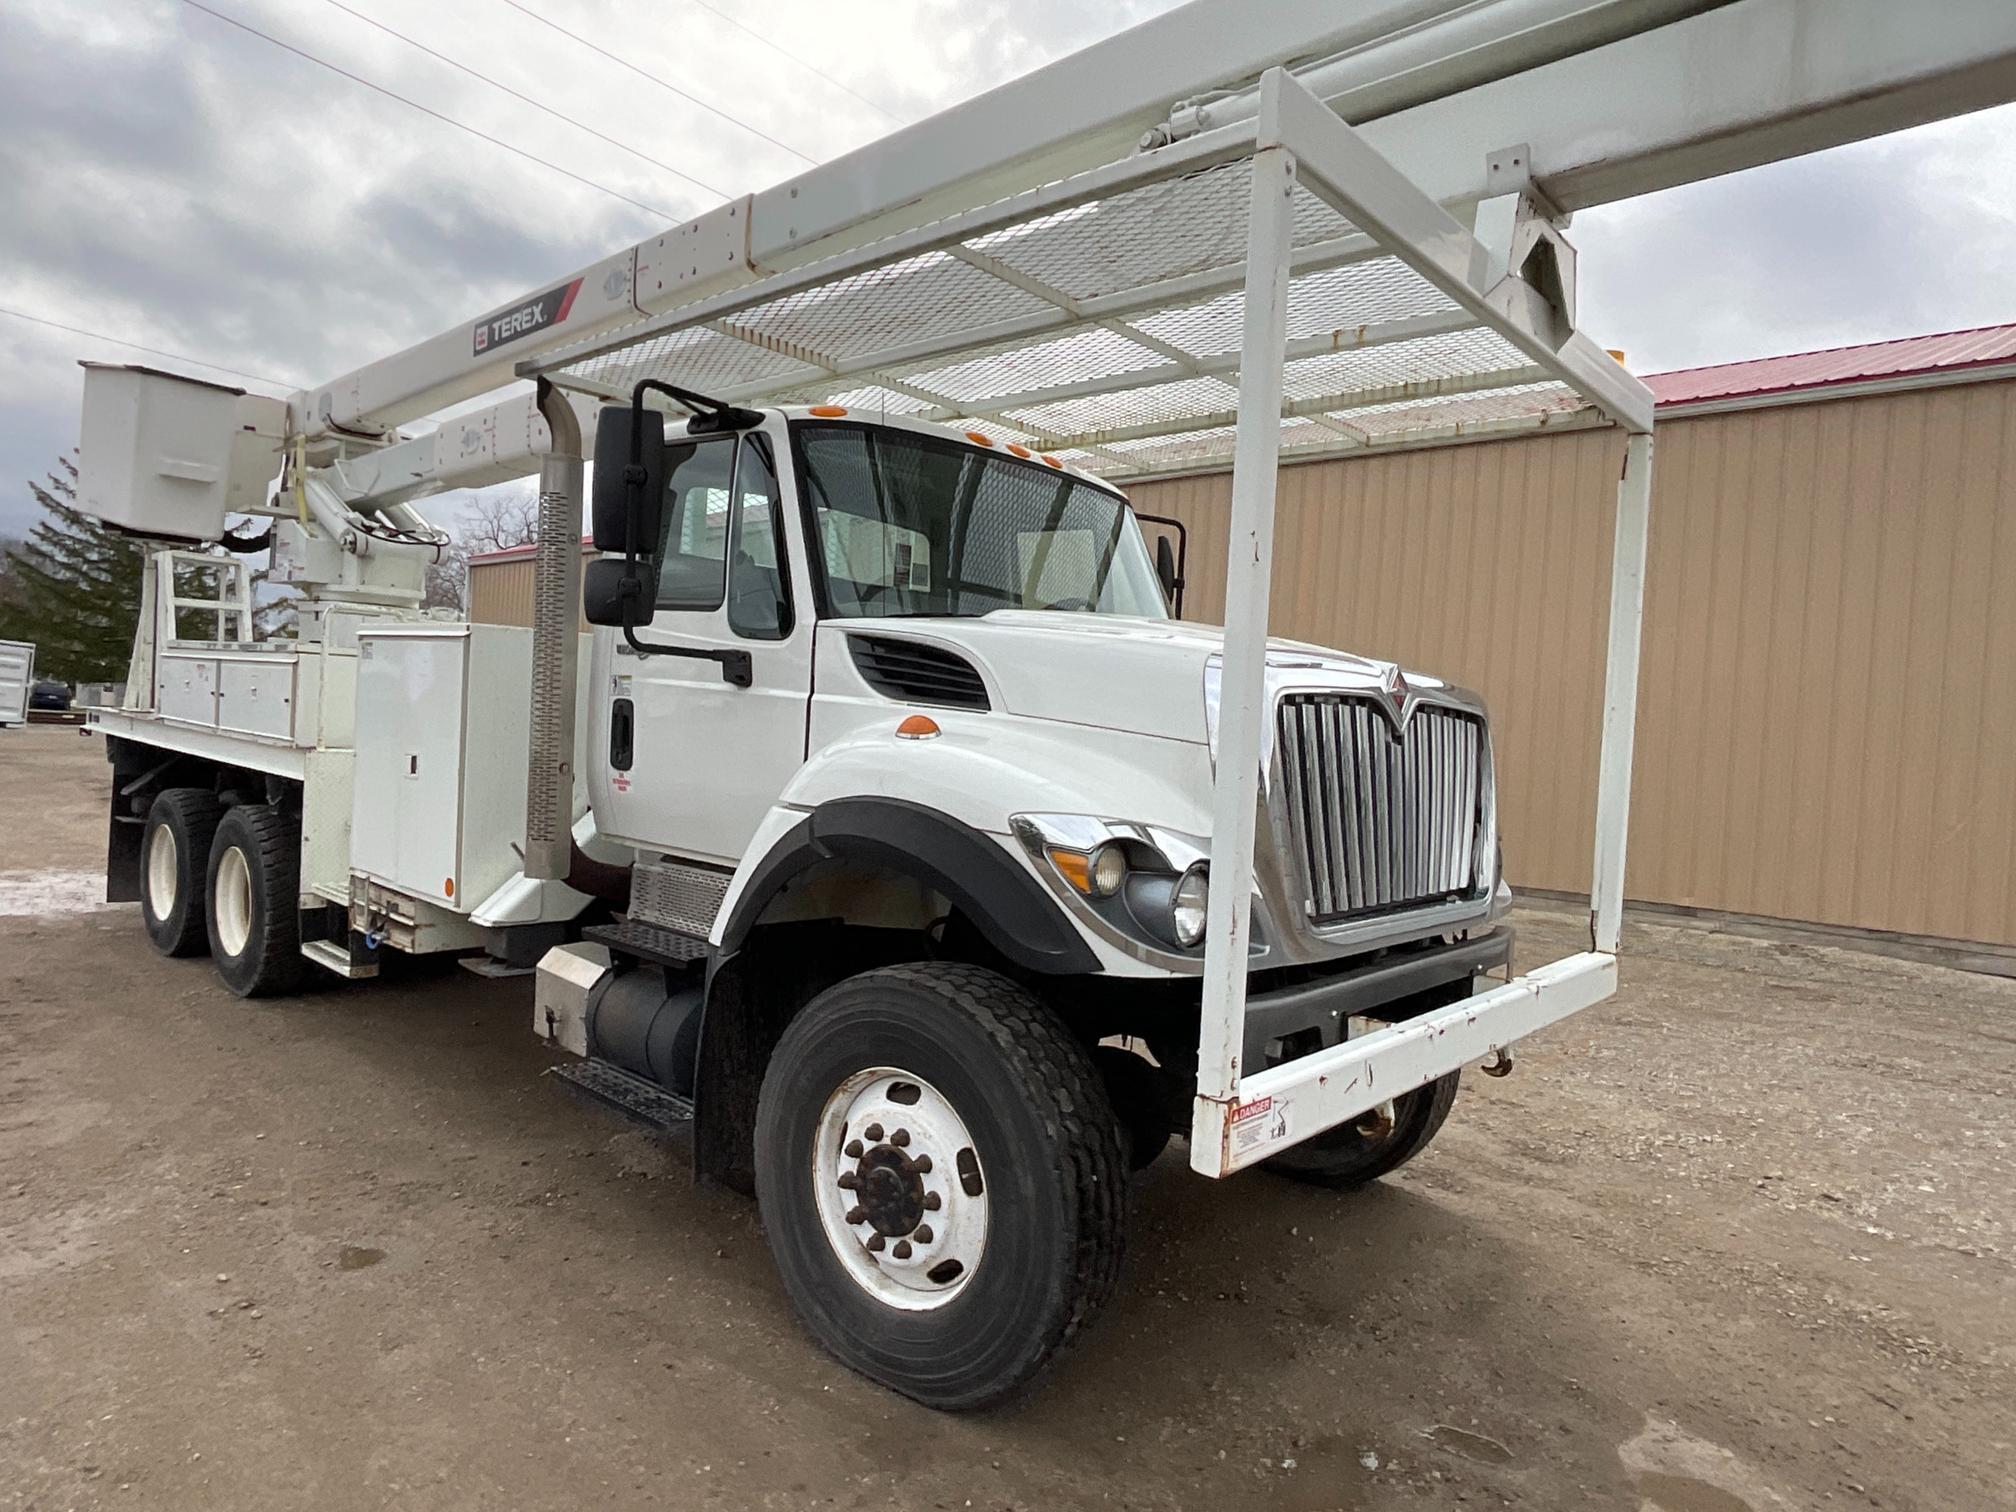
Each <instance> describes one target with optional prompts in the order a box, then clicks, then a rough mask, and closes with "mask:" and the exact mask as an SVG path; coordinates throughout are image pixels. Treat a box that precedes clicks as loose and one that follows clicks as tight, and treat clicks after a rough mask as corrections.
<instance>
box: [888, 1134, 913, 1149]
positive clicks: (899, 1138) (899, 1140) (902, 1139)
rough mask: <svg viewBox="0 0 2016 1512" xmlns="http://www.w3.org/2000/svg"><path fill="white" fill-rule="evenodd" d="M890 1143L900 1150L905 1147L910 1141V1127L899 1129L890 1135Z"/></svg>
mask: <svg viewBox="0 0 2016 1512" xmlns="http://www.w3.org/2000/svg"><path fill="white" fill-rule="evenodd" d="M889 1143H891V1144H892V1145H894V1146H896V1148H897V1149H899V1150H900V1149H903V1148H904V1147H905V1146H907V1145H908V1144H909V1143H910V1131H909V1130H908V1129H898V1130H897V1131H896V1132H895V1133H894V1134H891V1135H890V1136H889Z"/></svg>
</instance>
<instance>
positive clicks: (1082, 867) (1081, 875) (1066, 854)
mask: <svg viewBox="0 0 2016 1512" xmlns="http://www.w3.org/2000/svg"><path fill="white" fill-rule="evenodd" d="M1050 864H1051V865H1052V866H1054V867H1056V868H1057V870H1058V871H1059V872H1060V873H1062V874H1063V877H1064V880H1065V881H1066V882H1069V883H1070V884H1071V885H1072V886H1073V887H1075V888H1077V889H1078V891H1079V892H1081V893H1085V894H1088V895H1089V894H1090V893H1091V891H1092V858H1091V857H1090V856H1088V855H1086V854H1085V853H1084V852H1083V851H1074V850H1052V851H1051V852H1050Z"/></svg>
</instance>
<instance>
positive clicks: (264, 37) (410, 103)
mask: <svg viewBox="0 0 2016 1512" xmlns="http://www.w3.org/2000/svg"><path fill="white" fill-rule="evenodd" d="M182 3H183V4H184V5H186V6H189V7H190V8H191V9H192V10H199V11H201V12H203V14H204V15H206V16H210V17H213V18H215V19H216V20H219V21H222V22H223V23H224V24H225V25H226V26H235V27H237V28H238V30H240V31H242V32H249V33H250V34H251V35H253V36H255V37H257V38H259V40H260V41H262V42H270V43H272V44H273V45H274V46H275V47H277V48H279V49H280V50H281V51H282V52H290V53H292V54H294V56H295V57H297V58H306V59H307V60H308V61H309V62H310V63H313V64H315V65H317V66H318V67H321V68H326V69H328V70H329V71H330V72H331V73H334V74H341V75H342V76H343V77H344V78H346V79H348V80H349V81H350V82H351V83H353V84H362V85H363V86H364V87H365V88H366V89H368V90H371V91H373V92H374V93H376V94H381V95H384V96H385V97H386V98H387V99H388V100H397V101H398V102H399V103H400V104H401V105H404V106H406V107H408V108H409V109H412V110H417V111H419V112H420V113H421V114H422V115H425V116H431V117H433V118H434V119H435V120H437V121H441V122H443V123H445V124H447V125H449V126H453V127H454V128H455V129H456V130H457V131H466V132H468V133H469V135H471V136H473V137H481V138H482V139H483V140H484V141H486V142H488V143H489V144H490V145H491V146H493V147H501V148H503V149H504V150H505V151H506V152H509V153H514V154H516V155H517V156H519V157H521V158H524V159H525V160H526V161H527V162H528V163H537V164H538V165H539V166H540V167H541V168H545V169H548V170H550V171H552V172H554V173H558V174H562V175H564V176H566V177H567V178H570V179H572V180H574V182H575V183H577V184H585V185H586V186H587V187H588V188H590V189H594V190H598V191H600V192H601V193H603V194H606V195H609V196H610V197H611V198H612V199H620V200H622V201H623V202H624V203H625V204H626V205H635V206H636V207H637V208H638V209H639V210H642V211H644V212H645V213H647V214H650V215H655V216H658V217H659V218H660V219H662V220H667V221H678V220H681V219H683V217H682V216H679V215H675V214H674V213H673V212H672V211H670V210H662V209H660V208H659V207H658V206H656V205H647V204H645V203H644V201H642V200H640V199H632V198H631V197H630V196H629V195H627V194H625V193H623V192H622V191H621V190H619V189H611V188H610V187H609V186H608V185H607V184H598V183H596V182H595V180H593V179H591V178H586V177H584V176H583V175H581V174H578V173H576V172H575V171H574V170H573V169H571V168H562V167H561V166H560V165H559V164H558V163H554V162H549V161H548V160H547V159H545V158H542V157H540V156H539V155H538V154H537V153H532V152H527V151H526V150H525V149H524V148H523V147H514V146H512V145H511V144H510V143H509V142H506V141H504V140H502V139H501V138H498V137H494V136H492V135H490V133H489V132H487V131H484V130H482V129H480V128H479V127H475V126H471V125H470V124H468V122H466V121H458V120H456V119H455V118H454V117H453V116H451V115H443V114H442V113H441V112H440V111H438V110H436V109H434V108H433V107H432V106H429V105H422V104H421V103H420V102H419V101H418V100H412V99H408V98H407V97H406V96H405V95H402V94H400V93H399V92H398V91H397V90H393V89H387V88H386V87H385V86H384V85H383V84H376V83H373V82H372V81H371V80H369V79H367V78H365V77H364V76H363V75H361V74H354V73H352V72H350V70H349V69H347V68H343V67H341V66H339V65H337V64H335V63H331V62H330V61H329V60H328V59H327V58H322V57H317V56H316V55H315V54H314V53H311V52H309V51H307V50H306V49H305V48H300V47H296V46H295V45H294V44H293V43H291V42H283V41H281V40H280V39H279V38H278V37H275V36H271V35H269V34H268V33H266V32H263V31H261V30H259V28H258V27H256V26H251V25H248V24H247V23H246V22H243V21H240V20H239V19H238V18H237V17H236V16H227V15H225V14H224V13H223V12H222V11H219V10H212V9H211V8H210V7H209V6H207V5H205V4H204V3H203V0H182Z"/></svg>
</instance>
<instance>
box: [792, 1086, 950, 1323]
mask: <svg viewBox="0 0 2016 1512" xmlns="http://www.w3.org/2000/svg"><path fill="white" fill-rule="evenodd" d="M812 1186H813V1191H814V1193H815V1194H816V1201H817V1203H818V1207H819V1223H820V1227H821V1228H822V1229H823V1230H824V1231H825V1234H826V1240H827V1243H829V1244H830V1245H832V1247H833V1253H834V1254H835V1255H837V1256H838V1257H839V1259H840V1263H841V1265H842V1267H843V1268H844V1269H845V1270H846V1272H847V1274H848V1276H849V1278H850V1279H852V1280H853V1282H854V1283H855V1284H856V1285H857V1286H859V1287H860V1288H861V1289H862V1290H863V1291H865V1292H867V1293H868V1294H869V1295H870V1296H871V1297H874V1298H875V1299H876V1300H877V1301H878V1302H883V1303H886V1304H887V1305H889V1306H891V1307H897V1308H902V1309H903V1310H905V1311H907V1312H923V1311H929V1310H930V1309H932V1308H937V1307H943V1306H944V1305H945V1304H946V1303H948V1302H950V1301H951V1300H952V1299H953V1298H954V1297H956V1296H958V1295H959V1293H960V1292H961V1291H963V1290H964V1289H965V1287H966V1285H967V1283H968V1282H969V1281H971V1280H972V1279H973V1276H974V1273H975V1272H976V1271H978V1270H979V1268H980V1260H981V1256H982V1255H983V1254H984V1253H985V1251H986V1248H987V1225H988V1192H987V1181H986V1174H985V1172H983V1171H982V1170H981V1168H980V1156H979V1152H978V1151H977V1150H976V1149H975V1148H974V1146H973V1137H972V1135H971V1134H970V1133H969V1132H968V1131H967V1128H966V1122H965V1120H964V1119H962V1118H961V1117H960V1116H959V1112H958V1110H957V1109H956V1108H954V1107H953V1106H952V1104H951V1102H950V1101H949V1100H947V1099H946V1098H945V1096H944V1095H943V1094H942V1093H940V1092H939V1091H938V1089H937V1088H935V1087H933V1086H932V1085H931V1084H930V1083H929V1082H927V1081H925V1080H924V1079H923V1078H922V1077H919V1076H916V1075H914V1074H912V1073H911V1072H908V1071H904V1070H900V1069H898V1068H897V1067H894V1066H874V1067H870V1068H869V1069H867V1070H864V1071H857V1072H855V1073H854V1074H853V1075H852V1076H850V1077H848V1078H847V1079H846V1080H845V1081H843V1082H842V1083H841V1084H840V1085H839V1086H838V1087H836V1088H834V1090H833V1093H832V1095H831V1096H829V1097H828V1098H827V1099H826V1105H825V1107H824V1108H823V1109H821V1111H820V1115H819V1126H818V1132H817V1134H816V1135H815V1137H814V1142H813V1146H812Z"/></svg>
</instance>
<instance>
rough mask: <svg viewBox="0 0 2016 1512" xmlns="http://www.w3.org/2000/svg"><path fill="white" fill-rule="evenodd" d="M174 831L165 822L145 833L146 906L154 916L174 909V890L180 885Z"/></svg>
mask: <svg viewBox="0 0 2016 1512" xmlns="http://www.w3.org/2000/svg"><path fill="white" fill-rule="evenodd" d="M179 861H180V855H179V853H178V851H177V848H176V845H175V831H173V830H171V829H170V828H168V826H167V825H165V824H157V825H155V826H154V833H153V834H151V835H149V836H148V837H147V908H148V911H149V912H150V913H152V914H153V915H154V917H155V918H157V919H166V918H167V917H168V916H169V915H170V914H172V913H173V912H175V894H176V891H177V888H178V887H179V885H180V878H179V876H178V871H179V867H178V862H179Z"/></svg>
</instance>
